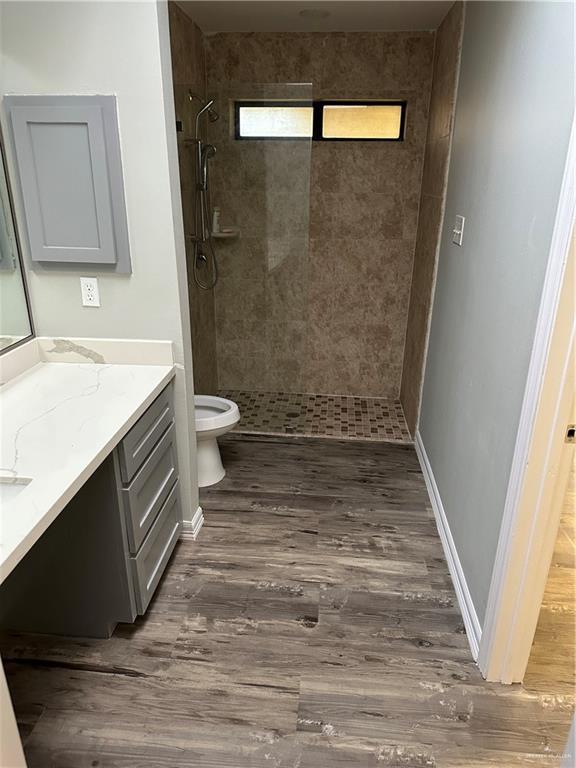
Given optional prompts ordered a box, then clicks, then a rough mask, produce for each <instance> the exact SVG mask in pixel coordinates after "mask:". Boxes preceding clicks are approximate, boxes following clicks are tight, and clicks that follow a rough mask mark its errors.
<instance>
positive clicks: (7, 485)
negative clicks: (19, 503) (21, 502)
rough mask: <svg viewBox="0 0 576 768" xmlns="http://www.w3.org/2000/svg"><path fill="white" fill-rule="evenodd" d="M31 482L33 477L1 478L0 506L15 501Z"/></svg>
mask: <svg viewBox="0 0 576 768" xmlns="http://www.w3.org/2000/svg"><path fill="white" fill-rule="evenodd" d="M31 482H32V478H31V477H0V505H2V506H4V504H8V503H9V502H11V501H13V500H14V499H15V498H16V496H18V494H19V493H21V492H22V491H23V490H24V488H26V486H27V485H29V484H30V483H31Z"/></svg>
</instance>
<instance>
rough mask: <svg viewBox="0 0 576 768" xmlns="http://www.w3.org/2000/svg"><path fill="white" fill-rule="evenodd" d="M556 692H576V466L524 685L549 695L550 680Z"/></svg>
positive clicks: (561, 519) (568, 490) (567, 492)
mask: <svg viewBox="0 0 576 768" xmlns="http://www.w3.org/2000/svg"><path fill="white" fill-rule="evenodd" d="M551 678H552V679H553V680H554V682H555V689H556V691H557V692H559V693H560V692H561V693H564V694H569V695H571V694H573V693H574V690H575V688H576V463H575V464H574V465H573V467H572V471H571V473H570V480H569V483H568V488H567V489H566V496H565V500H564V505H563V509H562V516H561V518H560V528H559V530H558V536H557V538H556V545H555V547H554V555H553V557H552V564H551V565H550V572H549V574H548V581H547V583H546V590H545V592H544V599H543V601H542V608H541V609H540V616H539V618H538V626H537V627H536V635H535V637H534V643H533V645H532V652H531V654H530V660H529V662H528V669H527V670H526V677H525V684H526V685H527V686H528V687H529V688H530V689H532V690H537V691H539V690H542V691H543V692H546V691H547V689H548V685H549V680H550V679H551ZM547 684H548V685H547Z"/></svg>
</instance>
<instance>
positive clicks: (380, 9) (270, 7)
mask: <svg viewBox="0 0 576 768" xmlns="http://www.w3.org/2000/svg"><path fill="white" fill-rule="evenodd" d="M179 5H180V7H181V8H182V9H183V10H184V11H185V12H186V13H187V14H188V15H189V16H190V18H192V19H193V20H194V21H195V22H196V23H197V24H198V26H199V27H200V28H201V29H202V30H203V31H204V32H206V33H210V32H309V31H320V32H332V31H337V32H364V31H367V30H378V31H382V30H424V29H436V28H437V27H438V25H439V24H440V22H441V21H442V19H443V18H444V16H445V15H446V13H447V12H448V9H449V8H450V7H451V6H452V5H453V0H448V2H440V1H439V0H318V2H301V0H180V2H179ZM301 11H305V12H308V13H305V14H304V15H300V12H301ZM310 11H311V13H310ZM326 14H329V15H326Z"/></svg>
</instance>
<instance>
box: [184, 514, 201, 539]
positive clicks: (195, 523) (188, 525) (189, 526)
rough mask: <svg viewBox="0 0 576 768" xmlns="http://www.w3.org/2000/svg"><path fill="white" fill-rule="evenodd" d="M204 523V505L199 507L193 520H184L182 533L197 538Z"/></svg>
mask: <svg viewBox="0 0 576 768" xmlns="http://www.w3.org/2000/svg"><path fill="white" fill-rule="evenodd" d="M203 525H204V513H203V512H202V507H198V509H197V510H196V512H195V513H194V516H193V517H192V520H184V522H183V525H182V535H183V536H192V538H193V539H194V540H196V539H197V538H198V534H199V533H200V528H202V526H203Z"/></svg>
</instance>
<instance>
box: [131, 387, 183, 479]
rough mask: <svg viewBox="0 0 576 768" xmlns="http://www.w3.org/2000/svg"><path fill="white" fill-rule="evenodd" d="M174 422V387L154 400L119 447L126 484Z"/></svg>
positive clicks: (168, 388) (167, 388) (167, 389)
mask: <svg viewBox="0 0 576 768" xmlns="http://www.w3.org/2000/svg"><path fill="white" fill-rule="evenodd" d="M173 420H174V405H173V403H172V387H170V386H169V387H166V389H165V390H164V391H163V392H162V393H161V394H160V395H159V396H158V397H157V398H156V400H154V402H153V403H152V405H151V406H150V407H149V408H148V410H147V411H146V413H145V414H144V415H143V416H141V417H140V419H138V421H137V422H136V424H134V426H133V427H132V429H131V430H130V432H128V434H127V435H126V437H125V438H124V440H122V442H121V443H120V445H119V446H118V454H119V458H120V473H121V475H122V482H123V483H124V484H126V483H129V482H130V480H132V478H133V477H134V475H135V474H136V472H137V471H138V469H139V468H140V467H141V466H142V464H143V463H144V460H145V459H146V457H147V456H148V455H149V453H150V452H151V450H152V449H153V448H154V446H155V445H156V443H157V442H158V440H159V439H160V436H161V435H162V434H163V433H164V432H165V431H166V428H167V427H168V426H169V425H170V424H171V423H172V421H173Z"/></svg>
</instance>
